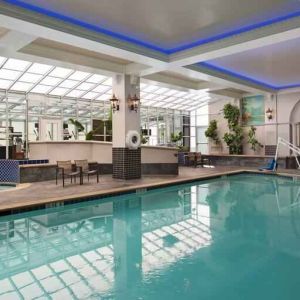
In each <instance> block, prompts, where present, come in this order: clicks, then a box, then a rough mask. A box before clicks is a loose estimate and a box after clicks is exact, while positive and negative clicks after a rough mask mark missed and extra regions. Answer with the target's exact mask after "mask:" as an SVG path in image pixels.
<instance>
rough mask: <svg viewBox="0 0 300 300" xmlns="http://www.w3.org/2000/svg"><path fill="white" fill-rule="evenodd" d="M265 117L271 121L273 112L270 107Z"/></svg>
mask: <svg viewBox="0 0 300 300" xmlns="http://www.w3.org/2000/svg"><path fill="white" fill-rule="evenodd" d="M266 116H267V118H268V120H272V119H273V110H272V109H271V108H270V107H269V108H268V109H267V110H266Z"/></svg>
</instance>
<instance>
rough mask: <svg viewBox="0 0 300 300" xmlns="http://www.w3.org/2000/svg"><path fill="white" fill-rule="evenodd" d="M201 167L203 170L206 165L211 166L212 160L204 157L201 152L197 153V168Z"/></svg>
mask: <svg viewBox="0 0 300 300" xmlns="http://www.w3.org/2000/svg"><path fill="white" fill-rule="evenodd" d="M199 165H200V166H202V168H203V166H204V165H210V160H209V159H208V158H205V157H203V155H202V154H201V152H197V153H195V168H196V167H197V166H199Z"/></svg>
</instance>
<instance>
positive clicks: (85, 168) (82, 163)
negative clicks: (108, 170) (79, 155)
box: [75, 160, 99, 183]
mask: <svg viewBox="0 0 300 300" xmlns="http://www.w3.org/2000/svg"><path fill="white" fill-rule="evenodd" d="M75 165H76V167H79V168H80V169H81V172H82V175H87V177H88V181H90V176H93V175H96V176H97V183H99V166H98V164H97V167H96V169H90V166H89V162H88V161H87V160H75ZM82 178H83V177H82ZM82 180H83V179H82Z"/></svg>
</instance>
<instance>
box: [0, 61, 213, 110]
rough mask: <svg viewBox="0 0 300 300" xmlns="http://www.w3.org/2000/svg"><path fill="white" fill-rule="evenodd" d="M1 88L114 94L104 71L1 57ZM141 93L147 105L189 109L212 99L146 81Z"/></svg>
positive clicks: (96, 97)
mask: <svg viewBox="0 0 300 300" xmlns="http://www.w3.org/2000/svg"><path fill="white" fill-rule="evenodd" d="M0 90H8V91H9V92H14V91H15V92H21V93H37V94H44V95H48V96H52V97H64V98H77V99H81V101H88V100H93V101H94V102H95V101H96V102H97V101H98V102H99V103H100V102H103V101H104V102H106V101H107V102H108V101H109V99H110V98H111V96H112V95H111V94H112V78H111V77H107V76H104V75H101V74H91V73H89V72H83V71H79V70H72V69H69V68H62V67H55V66H51V65H47V64H40V63H32V62H28V61H24V60H18V59H11V58H5V57H0ZM140 97H141V104H142V105H143V106H153V107H157V108H159V107H161V108H171V109H180V110H185V111H188V110H189V111H190V110H194V109H196V108H197V107H199V106H201V105H203V104H204V103H207V102H208V101H211V99H212V96H211V95H210V94H209V93H207V92H203V91H199V92H197V91H195V92H194V93H191V92H189V91H184V90H177V89H171V88H167V87H161V86H158V85H154V84H147V83H144V82H141V84H140ZM72 101H73V100H72ZM86 105H90V104H89V103H87V104H86Z"/></svg>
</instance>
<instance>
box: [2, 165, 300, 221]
mask: <svg viewBox="0 0 300 300" xmlns="http://www.w3.org/2000/svg"><path fill="white" fill-rule="evenodd" d="M243 173H246V174H247V173H248V174H253V175H254V174H257V175H258V176H263V175H269V176H279V177H283V178H295V177H297V178H299V180H300V174H299V175H298V174H290V173H281V172H278V173H271V172H259V171H255V170H243V169H241V170H236V171H224V172H218V173H215V174H206V175H202V176H196V177H190V178H179V179H172V180H169V181H165V182H162V183H154V184H153V183H146V184H141V185H133V186H129V187H120V188H113V189H108V190H104V191H103V192H99V191H97V192H90V193H83V194H77V195H76V196H74V195H73V196H71V195H70V196H65V197H56V198H47V199H41V200H34V203H28V204H26V205H22V204H21V203H15V204H13V205H11V206H6V207H5V206H4V207H3V208H1V207H0V217H2V216H9V215H14V214H20V213H26V212H30V211H34V210H40V209H47V208H49V206H51V205H54V206H53V207H55V206H56V205H59V204H63V205H70V204H76V203H81V202H88V201H94V200H100V199H105V198H109V197H114V196H122V195H128V194H135V193H139V192H140V191H141V190H142V191H151V190H156V189H160V188H164V187H169V186H174V185H181V184H188V183H193V182H197V181H204V180H209V179H216V178H220V177H222V176H224V175H225V176H233V175H238V174H243ZM29 185H30V184H29ZM23 186H24V187H22V188H25V187H28V186H26V185H25V184H24V185H23ZM3 192H4V191H3ZM6 192H8V191H6Z"/></svg>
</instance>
